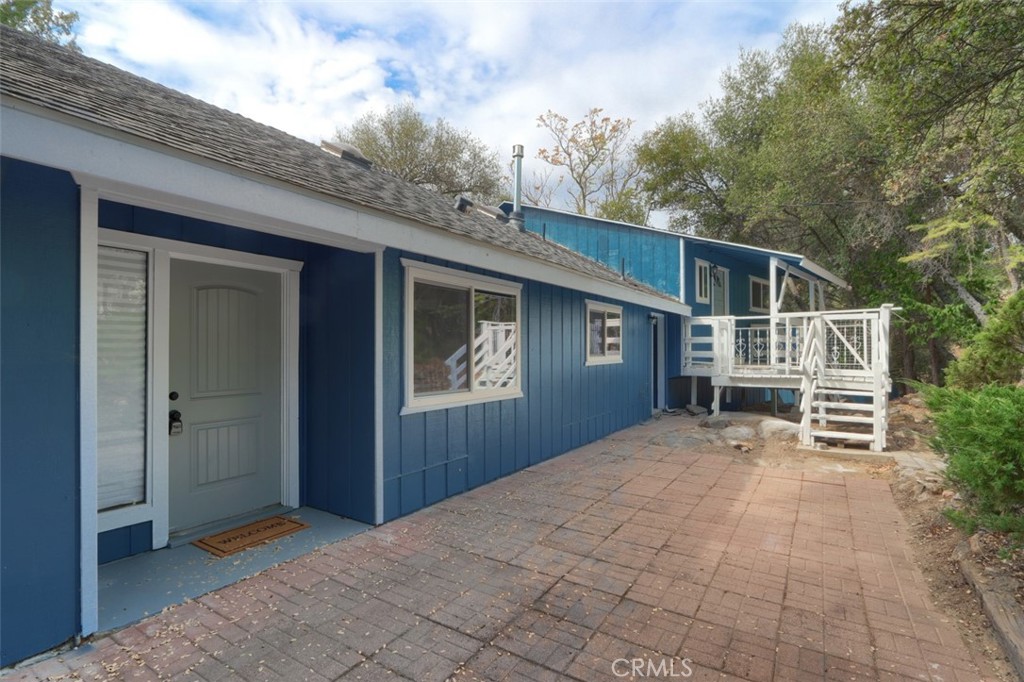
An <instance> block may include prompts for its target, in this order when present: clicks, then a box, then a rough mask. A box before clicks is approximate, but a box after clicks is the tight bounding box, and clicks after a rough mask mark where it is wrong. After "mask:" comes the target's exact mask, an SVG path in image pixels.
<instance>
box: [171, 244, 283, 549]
mask: <svg viewBox="0 0 1024 682" xmlns="http://www.w3.org/2000/svg"><path fill="white" fill-rule="evenodd" d="M281 324H282V320H281V276H280V274H278V273H275V272H266V271H262V270H252V269H246V268H241V267H230V266H226V265H215V264H211V263H204V262H200V261H191V260H177V259H172V260H171V264H170V315H169V339H168V341H169V353H168V355H169V369H168V389H169V394H168V403H167V404H168V406H169V410H170V413H169V414H168V420H167V422H165V424H166V428H167V429H168V434H169V435H168V478H169V507H170V509H169V514H170V517H169V527H170V531H171V532H175V531H181V530H185V529H189V528H194V527H196V526H200V525H203V524H206V523H210V522H213V521H217V520H220V519H225V518H229V517H232V516H237V515H239V514H243V513H245V512H248V511H252V510H255V509H259V508H261V507H266V506H268V505H272V504H276V503H279V502H281V489H282V488H281V451H282V434H281V428H282V420H281V408H282V406H281V376H282V353H281V338H282V327H281ZM175 422H180V423H175Z"/></svg>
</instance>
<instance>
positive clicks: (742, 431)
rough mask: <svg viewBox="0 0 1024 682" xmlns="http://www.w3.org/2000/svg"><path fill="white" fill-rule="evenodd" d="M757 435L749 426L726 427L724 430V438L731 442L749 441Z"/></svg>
mask: <svg viewBox="0 0 1024 682" xmlns="http://www.w3.org/2000/svg"><path fill="white" fill-rule="evenodd" d="M712 428H714V427H712ZM755 435H756V434H755V433H754V429H752V428H750V427H749V426H726V427H725V428H723V429H722V438H725V439H726V440H729V441H734V440H735V441H747V440H750V439H751V438H753V437H754V436H755Z"/></svg>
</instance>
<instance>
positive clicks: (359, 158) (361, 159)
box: [320, 140, 373, 168]
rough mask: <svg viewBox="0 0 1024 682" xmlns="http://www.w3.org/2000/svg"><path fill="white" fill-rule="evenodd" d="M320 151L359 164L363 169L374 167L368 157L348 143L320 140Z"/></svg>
mask: <svg viewBox="0 0 1024 682" xmlns="http://www.w3.org/2000/svg"><path fill="white" fill-rule="evenodd" d="M320 149H323V150H324V151H325V152H327V153H328V154H333V155H334V156H338V157H341V158H343V159H345V160H346V161H351V162H352V163H355V164H359V165H360V166H362V167H363V168H370V167H371V166H373V162H372V161H370V160H369V159H368V158H366V155H365V154H363V153H362V152H361V151H359V147H357V146H355V145H354V144H349V143H348V142H328V141H327V140H320Z"/></svg>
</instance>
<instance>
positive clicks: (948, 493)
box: [942, 488, 956, 500]
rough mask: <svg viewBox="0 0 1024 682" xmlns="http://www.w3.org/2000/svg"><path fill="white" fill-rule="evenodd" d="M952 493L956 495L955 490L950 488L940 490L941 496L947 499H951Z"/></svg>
mask: <svg viewBox="0 0 1024 682" xmlns="http://www.w3.org/2000/svg"><path fill="white" fill-rule="evenodd" d="M954 495H956V491H955V490H950V489H948V488H947V489H946V490H943V491H942V496H943V497H944V498H945V499H947V500H951V499H953V496H954Z"/></svg>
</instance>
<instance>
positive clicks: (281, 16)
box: [54, 0, 838, 169]
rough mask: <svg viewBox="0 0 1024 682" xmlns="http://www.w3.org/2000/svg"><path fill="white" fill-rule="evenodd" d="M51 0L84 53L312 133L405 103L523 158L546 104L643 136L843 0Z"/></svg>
mask: <svg viewBox="0 0 1024 682" xmlns="http://www.w3.org/2000/svg"><path fill="white" fill-rule="evenodd" d="M54 4H55V6H57V7H58V8H61V9H72V10H75V11H77V12H78V13H79V15H80V17H81V19H80V21H79V24H78V27H77V33H78V44H79V46H80V47H81V48H82V50H83V51H84V52H85V53H86V54H87V55H90V56H92V57H96V58H98V59H100V60H102V61H106V62H110V63H113V64H115V65H117V66H120V67H122V68H125V69H127V70H129V71H132V72H134V73H137V74H139V75H142V76H145V77H147V78H150V79H152V80H155V81H158V82H161V83H164V84H166V85H168V86H171V87H173V88H176V89H179V90H183V91H185V92H187V93H189V94H191V95H194V96H196V97H199V98H200V99H204V100H206V101H209V102H212V103H214V104H217V105H219V106H222V107H225V108H227V109H230V110H232V111H236V112H238V113H241V114H243V115H245V116H248V117H250V118H253V119H256V120H258V121H260V122H263V123H267V124H269V125H272V126H275V127H277V128H280V129H282V130H285V131H287V132H289V133H292V134H293V135H296V136H298V137H301V138H304V139H307V140H309V141H311V142H318V141H319V140H320V139H322V138H330V137H332V136H333V134H334V131H335V129H336V128H338V127H344V126H346V125H348V124H350V123H351V122H352V121H354V120H355V119H356V118H358V117H359V116H360V115H362V114H364V113H367V112H369V111H374V110H377V111H382V110H383V109H384V108H385V107H387V106H388V105H389V104H393V103H397V102H400V101H402V100H403V99H407V98H411V99H412V100H413V101H414V103H415V105H416V108H417V109H418V110H420V111H421V112H423V113H424V114H425V115H427V116H428V117H431V118H433V117H443V118H445V119H447V120H448V121H449V122H450V123H452V124H454V125H455V126H456V127H458V128H460V129H468V130H469V131H471V132H472V133H473V134H474V135H475V136H476V137H478V138H479V139H481V140H482V141H483V142H484V143H486V144H487V145H488V146H490V147H492V148H494V149H496V150H497V151H499V152H500V153H501V155H502V157H503V158H505V157H509V156H510V155H511V148H512V145H513V144H515V143H521V144H524V145H525V146H526V150H527V165H528V166H530V165H531V159H532V158H533V155H534V153H535V152H536V149H537V148H538V147H540V146H542V145H544V144H546V143H547V139H546V138H545V135H544V132H543V131H541V130H539V129H538V128H537V126H536V119H537V116H538V115H540V114H542V113H544V112H545V111H547V110H549V109H551V110H554V111H556V112H559V113H561V114H564V115H565V116H567V117H569V119H570V120H572V121H575V120H578V119H580V118H581V117H582V116H583V114H584V113H585V112H586V111H587V110H588V109H589V108H590V107H595V106H597V107H603V108H604V110H605V113H606V114H608V115H610V116H613V117H623V118H625V117H628V118H632V119H634V121H635V123H634V126H633V130H634V132H636V133H638V134H639V133H640V132H643V131H644V130H648V129H650V128H652V127H653V126H654V125H655V124H657V123H658V122H659V121H661V120H663V119H664V118H665V117H667V116H670V115H674V114H680V113H683V112H685V111H696V110H697V108H698V106H699V104H700V102H702V101H704V100H706V99H707V98H709V97H711V96H714V95H716V94H717V92H718V80H719V76H720V74H721V73H722V70H723V69H724V68H726V67H728V66H729V65H730V64H734V63H735V61H736V59H737V57H738V55H739V50H740V48H741V47H743V48H747V49H757V48H765V49H771V48H773V47H775V46H776V45H777V44H778V43H779V41H780V39H781V35H782V32H783V30H784V29H785V28H786V26H787V25H789V24H790V23H792V22H795V21H800V22H803V23H811V22H830V21H831V20H832V19H834V18H835V17H836V16H837V14H838V9H837V2H836V1H835V0H788V1H783V0H744V1H740V0H735V1H733V0H702V1H682V2H649V3H644V2H633V3H626V2H622V3H619V2H571V1H565V2H477V3H460V2H437V3H424V2H339V1H329V0H319V1H305V2H302V1H295V2H292V1H288V2H284V1H280V0H279V1H277V2H234V1H230V0H222V1H218V2H174V1H172V0H120V1H106V0H95V1H94V0H70V1H69V0H63V1H62V0H56V1H55V3H54ZM532 165H533V166H535V167H536V168H537V169H539V168H540V166H541V163H540V162H539V161H533V162H532Z"/></svg>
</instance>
